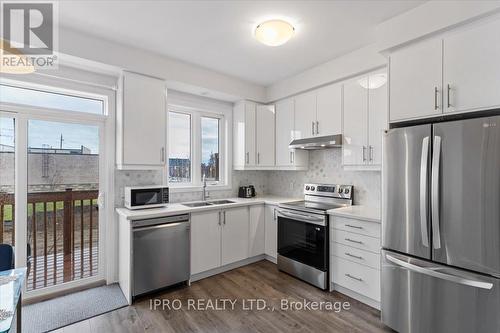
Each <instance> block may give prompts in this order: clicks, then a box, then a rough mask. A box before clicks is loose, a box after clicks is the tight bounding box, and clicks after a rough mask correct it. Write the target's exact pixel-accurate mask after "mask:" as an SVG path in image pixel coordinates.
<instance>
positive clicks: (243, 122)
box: [233, 101, 256, 170]
mask: <svg viewBox="0 0 500 333" xmlns="http://www.w3.org/2000/svg"><path fill="white" fill-rule="evenodd" d="M255 126H256V104H255V103H253V102H249V101H240V102H238V103H236V104H235V106H234V112H233V138H234V140H233V166H234V168H235V169H237V170H242V169H245V168H247V167H253V166H255V157H256V156H255V145H256V140H255Z"/></svg>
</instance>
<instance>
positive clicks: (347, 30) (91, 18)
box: [59, 0, 424, 86]
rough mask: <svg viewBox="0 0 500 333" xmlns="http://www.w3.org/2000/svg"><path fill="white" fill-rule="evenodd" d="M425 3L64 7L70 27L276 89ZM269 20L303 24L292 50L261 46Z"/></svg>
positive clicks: (72, 4) (62, 13)
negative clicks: (258, 34)
mask: <svg viewBox="0 0 500 333" xmlns="http://www.w3.org/2000/svg"><path fill="white" fill-rule="evenodd" d="M423 2H424V1H406V0H400V1H398V0H389V1H378V0H372V1H361V0H358V1H130V0H129V1H88V0H87V1H62V2H60V6H59V17H60V24H61V26H63V27H69V28H71V29H74V30H77V31H81V32H84V33H87V34H89V35H94V36H97V37H101V38H104V39H108V40H112V41H115V42H119V43H121V44H125V45H130V46H134V47H137V48H141V49H145V50H149V51H153V52H155V53H159V54H163V55H166V56H169V57H172V58H176V59H179V60H183V61H185V62H188V63H192V64H196V65H200V66H203V67H206V68H208V69H212V70H215V71H218V72H221V73H224V74H228V75H231V76H234V77H238V78H241V79H243V80H246V81H250V82H253V83H257V84H260V85H265V86H267V85H270V84H272V83H274V82H276V81H279V80H281V79H284V78H287V77H290V76H293V75H295V74H297V73H300V72H302V71H304V70H306V69H308V68H311V67H313V66H315V65H319V64H321V63H324V62H326V61H328V60H331V59H333V58H335V57H338V56H340V55H343V54H346V53H348V52H350V51H353V50H355V49H358V48H360V47H362V46H364V45H367V44H369V43H371V42H373V41H374V27H375V26H376V25H377V24H379V23H381V22H383V21H385V20H387V19H389V18H391V17H394V16H396V15H398V14H401V13H403V12H405V11H408V10H410V9H412V8H414V7H416V6H418V5H420V4H422V3H423ZM268 18H286V19H288V20H289V21H291V23H293V24H294V25H295V26H296V35H295V37H294V38H293V39H292V40H290V42H288V43H287V44H285V45H283V46H278V47H269V46H265V45H262V44H260V43H258V42H257V41H256V40H255V39H254V38H253V35H252V30H253V28H254V27H255V26H256V25H257V24H258V23H260V22H261V21H262V20H265V19H268Z"/></svg>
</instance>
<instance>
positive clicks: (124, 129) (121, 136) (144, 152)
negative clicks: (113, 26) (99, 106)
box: [116, 72, 167, 169]
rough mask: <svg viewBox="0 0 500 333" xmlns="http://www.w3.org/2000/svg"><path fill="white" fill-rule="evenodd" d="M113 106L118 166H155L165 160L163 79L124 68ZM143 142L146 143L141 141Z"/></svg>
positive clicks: (134, 167) (132, 167) (153, 167)
mask: <svg viewBox="0 0 500 333" xmlns="http://www.w3.org/2000/svg"><path fill="white" fill-rule="evenodd" d="M121 85H122V87H121V88H122V89H121V90H120V91H121V95H122V96H121V97H122V98H121V99H120V100H119V103H118V108H117V125H116V136H117V139H116V160H117V162H116V163H117V167H118V169H158V168H162V167H163V166H164V165H165V163H166V151H165V145H166V142H167V141H166V133H167V130H166V129H167V119H166V118H167V117H166V115H167V108H166V97H167V96H166V87H165V81H163V80H161V79H158V78H154V77H150V76H146V75H141V74H136V73H131V72H124V74H123V79H122V82H121ZM145 142H147V144H145Z"/></svg>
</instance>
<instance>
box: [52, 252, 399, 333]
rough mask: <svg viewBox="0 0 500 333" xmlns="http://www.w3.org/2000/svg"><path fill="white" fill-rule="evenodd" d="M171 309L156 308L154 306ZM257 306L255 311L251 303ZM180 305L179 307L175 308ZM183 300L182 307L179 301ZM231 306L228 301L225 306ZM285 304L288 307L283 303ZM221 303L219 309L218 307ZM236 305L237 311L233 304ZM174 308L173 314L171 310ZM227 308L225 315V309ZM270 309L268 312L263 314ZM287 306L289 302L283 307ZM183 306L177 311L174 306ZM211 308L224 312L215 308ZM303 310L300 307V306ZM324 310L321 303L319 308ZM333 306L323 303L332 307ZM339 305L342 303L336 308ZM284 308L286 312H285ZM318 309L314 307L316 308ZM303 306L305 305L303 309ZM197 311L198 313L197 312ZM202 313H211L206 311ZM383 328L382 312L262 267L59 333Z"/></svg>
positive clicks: (167, 294)
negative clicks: (341, 305)
mask: <svg viewBox="0 0 500 333" xmlns="http://www.w3.org/2000/svg"><path fill="white" fill-rule="evenodd" d="M155 299H156V300H157V302H162V303H163V305H164V306H165V308H164V309H163V308H162V306H158V307H157V309H151V305H152V304H153V306H154V303H153V302H154V300H155ZM252 299H254V300H258V299H259V300H260V301H258V303H257V301H253V302H254V303H253V309H250V307H251V305H250V304H251V302H252V301H251V300H252ZM174 300H176V301H175V302H173V301H174ZM177 300H178V301H177ZM224 300H226V301H224ZM282 300H285V301H282ZM304 300H305V301H312V302H314V301H315V302H331V304H334V303H335V302H340V303H343V302H348V303H349V305H350V308H349V309H348V310H344V309H343V310H341V311H340V312H335V311H334V310H329V309H323V310H310V309H302V310H299V309H297V308H295V309H294V310H290V309H288V310H287V309H286V307H285V306H284V305H285V304H286V302H287V301H288V304H289V305H290V304H291V303H290V302H291V301H296V302H302V304H303V302H304ZM216 301H218V303H217V304H216ZM230 301H231V302H235V303H234V309H233V307H232V303H230ZM167 302H168V305H170V306H171V308H170V310H169V309H168V306H167ZM224 302H225V309H224V307H223V304H224ZM264 302H265V304H266V306H265V309H263V310H258V309H257V308H256V307H257V304H259V305H260V306H263V305H264ZM282 302H285V303H283V304H282ZM180 304H182V305H181V306H180V309H178V310H174V309H173V308H172V307H173V306H176V307H177V306H179V305H180ZM210 304H211V305H213V306H214V307H215V306H218V308H210ZM297 304H298V303H297ZM317 304H318V306H319V304H320V303H317ZM327 304H330V303H323V306H324V307H326V306H327ZM336 304H337V305H338V304H339V303H336ZM282 305H283V306H282ZM310 305H312V303H310ZM297 306H300V305H297ZM194 308H196V309H194ZM202 308H208V309H206V310H202ZM390 331H391V330H390V329H388V328H386V327H385V326H384V325H383V324H382V323H381V322H380V312H379V311H377V310H375V309H373V308H371V307H369V306H367V305H364V304H362V303H360V302H358V301H356V300H353V299H352V298H349V297H347V296H345V295H342V294H340V293H337V292H333V293H329V292H324V291H321V290H319V289H317V288H315V287H313V286H310V285H308V284H306V283H304V282H302V281H300V280H297V279H295V278H293V277H291V276H289V275H287V274H285V273H282V272H279V271H278V269H277V268H276V265H274V264H272V263H270V262H268V261H260V262H257V263H255V264H251V265H248V266H245V267H241V268H238V269H235V270H232V271H229V272H226V273H222V274H219V275H216V276H212V277H209V278H206V279H203V280H200V281H197V282H194V283H192V284H191V286H190V287H184V286H182V287H176V288H174V289H171V290H167V291H163V292H160V293H159V294H156V295H151V296H148V297H144V298H142V299H139V300H137V301H136V302H134V304H133V305H132V306H128V307H125V308H122V309H118V310H115V311H112V312H109V313H106V314H103V315H100V316H98V317H94V318H91V319H88V320H85V321H82V322H79V323H76V324H74V325H71V326H67V327H64V328H61V329H58V330H56V331H54V332H57V333H74V332H92V333H97V332H99V333H100V332H106V333H107V332H120V333H121V332H176V333H183V332H200V333H209V332H227V333H229V332H262V333H265V332H273V333H274V332H306V333H313V332H390Z"/></svg>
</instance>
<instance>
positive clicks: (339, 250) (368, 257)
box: [330, 243, 380, 270]
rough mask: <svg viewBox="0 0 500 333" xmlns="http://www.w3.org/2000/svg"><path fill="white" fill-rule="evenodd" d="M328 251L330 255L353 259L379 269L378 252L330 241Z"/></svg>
mask: <svg viewBox="0 0 500 333" xmlns="http://www.w3.org/2000/svg"><path fill="white" fill-rule="evenodd" d="M330 249H331V251H330V253H331V255H332V256H337V257H340V258H342V259H346V260H349V261H353V262H355V263H358V264H363V265H366V266H370V267H371V268H375V269H379V270H380V254H377V253H373V252H369V251H365V250H360V249H357V248H354V247H352V246H347V245H343V244H340V243H332V244H331V245H330Z"/></svg>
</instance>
